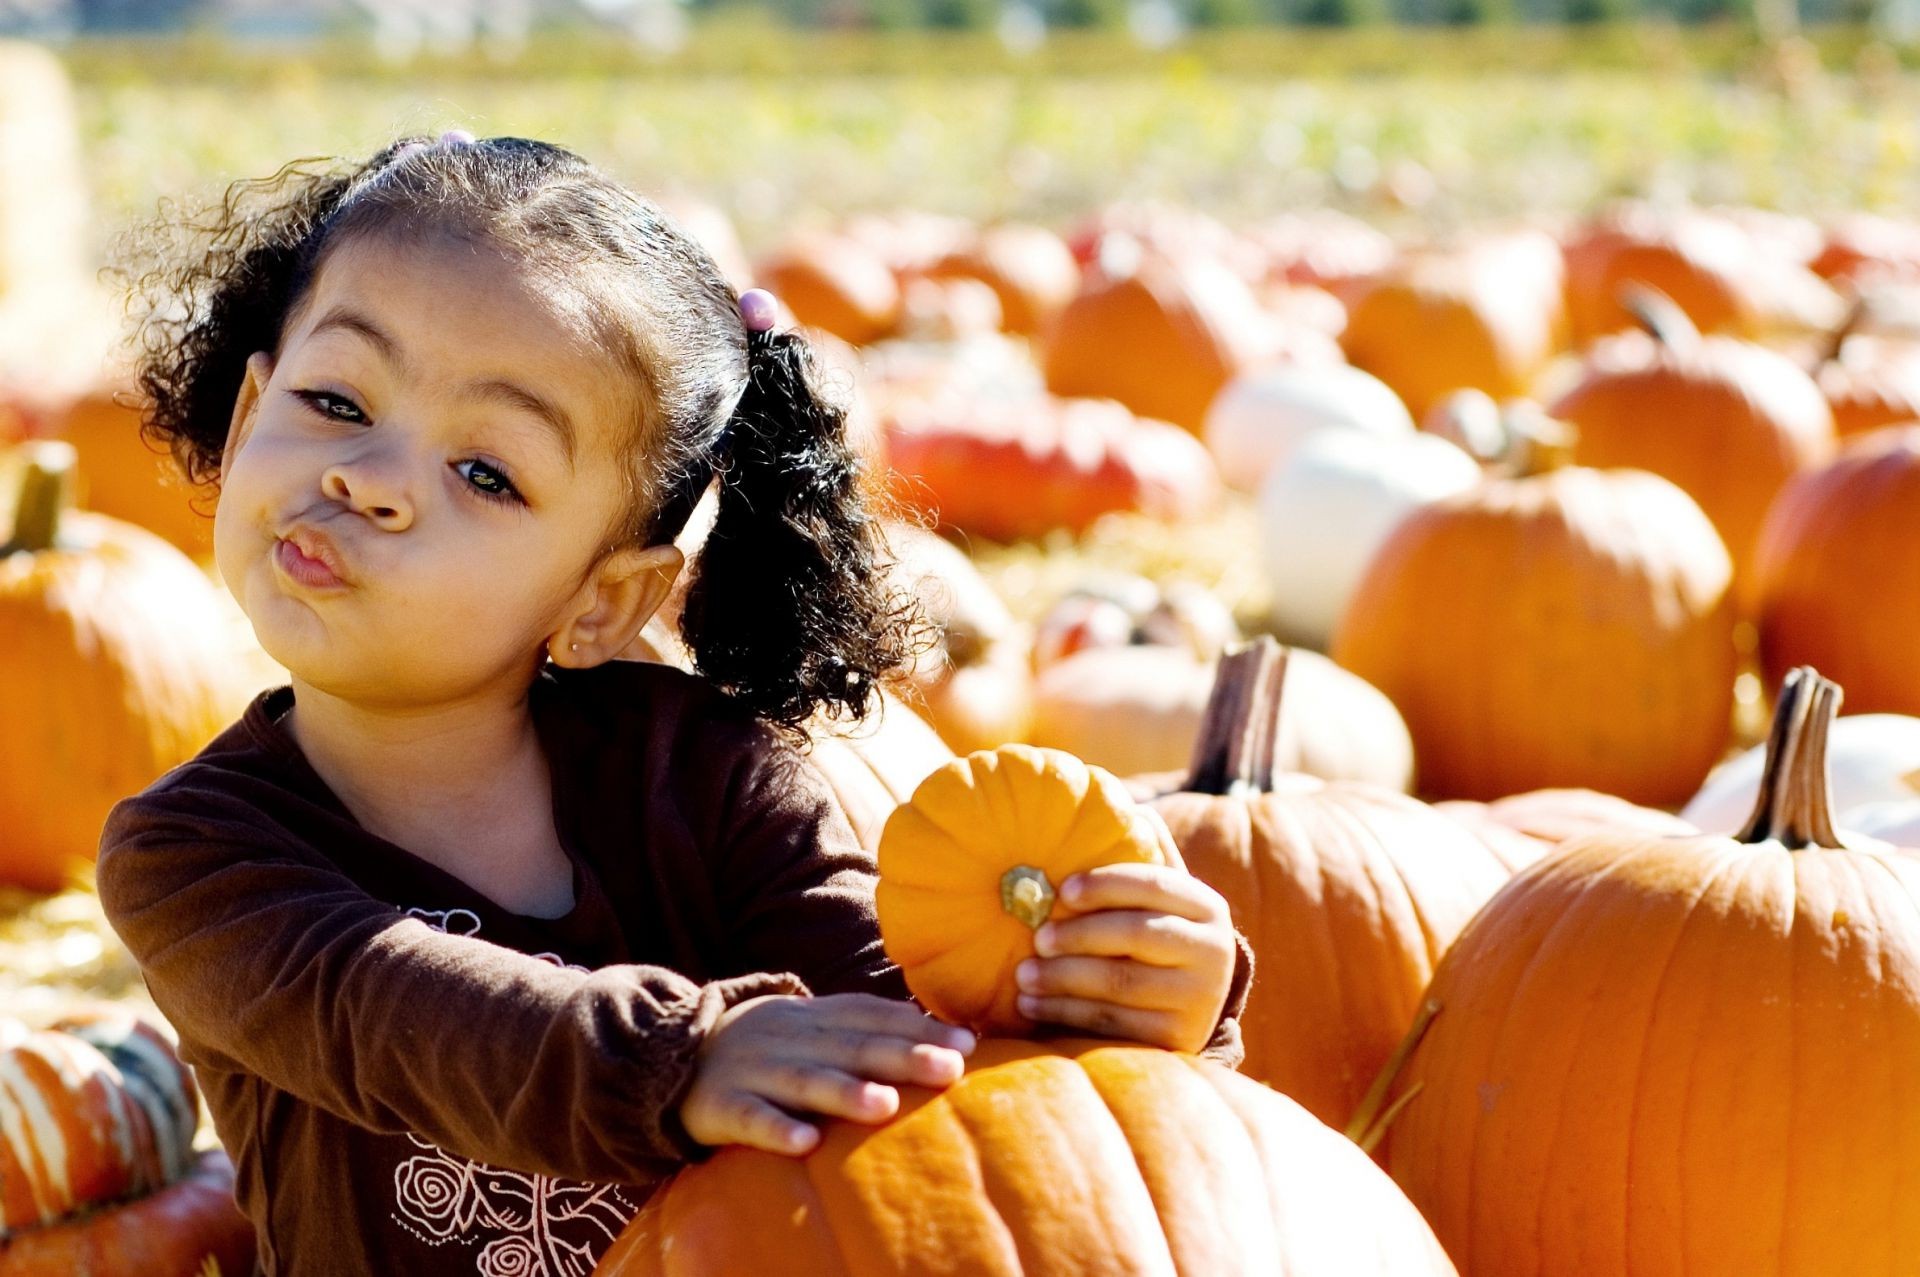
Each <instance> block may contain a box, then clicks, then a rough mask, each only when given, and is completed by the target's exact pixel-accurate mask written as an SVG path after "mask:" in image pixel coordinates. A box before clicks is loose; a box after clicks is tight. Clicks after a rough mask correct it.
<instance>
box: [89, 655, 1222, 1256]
mask: <svg viewBox="0 0 1920 1277" xmlns="http://www.w3.org/2000/svg"><path fill="white" fill-rule="evenodd" d="M529 698H530V707H531V712H532V713H533V716H534V721H535V724H536V728H537V730H538V732H539V736H540V740H541V743H542V745H543V747H544V749H545V750H546V753H547V758H548V760H549V765H550V768H551V770H552V773H553V778H554V822H555V827H556V830H557V832H558V833H559V836H560V839H561V843H562V845H563V847H564V848H565V850H566V852H567V855H568V857H569V858H570V859H571V860H572V861H573V865H574V884H573V885H574V900H575V903H574V907H573V908H572V910H571V911H569V912H568V913H566V914H565V915H563V916H561V917H559V918H553V919H539V918H531V917H526V916H523V915H519V914H515V913H512V912H509V911H507V910H506V909H503V908H502V907H501V906H499V905H497V904H495V903H494V902H493V901H491V900H490V899H488V898H487V897H486V896H483V895H481V894H480V893H479V892H477V891H475V890H474V889H473V888H471V887H469V886H467V885H466V884H465V883H463V882H461V881H460V880H459V879H457V878H455V877H453V876H451V875H450V874H448V873H446V872H445V871H443V870H441V869H439V868H437V867H435V866H434V865H432V864H429V863H428V862H427V861H425V860H423V859H421V858H419V857H416V856H414V855H412V854H411V853H409V852H407V851H406V850H404V849H403V848H401V847H398V846H395V845H394V844H392V843H389V842H387V841H385V840H384V839H382V838H379V837H377V836H375V835H373V834H371V833H369V832H368V831H367V830H366V829H364V828H363V827H361V826H360V825H359V824H358V823H357V822H356V821H355V820H354V819H353V817H352V816H351V815H350V814H349V813H348V811H347V809H346V808H345V807H344V806H343V805H342V804H341V802H340V801H339V799H338V797H337V796H336V795H334V793H333V792H332V791H331V790H330V789H329V788H328V787H327V785H326V783H325V782H324V781H323V780H321V779H320V777H319V775H318V774H317V773H315V772H314V770H313V769H312V767H311V766H310V765H309V764H308V763H307V761H306V758H305V756H304V755H303V754H302V753H301V751H300V748H299V746H298V745H297V744H296V743H295V741H294V740H293V738H292V737H291V735H290V734H289V733H288V732H287V731H286V729H285V727H284V725H283V724H282V723H281V721H280V720H281V718H282V716H283V715H284V714H285V713H286V711H287V710H288V709H289V708H290V707H291V705H292V703H293V691H292V689H291V688H287V687H282V688H278V689H275V690H273V691H270V692H265V693H262V694H261V695H260V696H259V697H258V698H257V699H256V700H255V701H254V702H253V704H252V705H251V706H249V708H248V709H247V711H246V713H245V714H244V715H243V716H242V718H241V719H240V721H238V722H237V723H235V724H234V725H233V726H231V727H229V728H228V729H227V730H226V731H225V732H224V733H222V734H221V735H220V737H219V738H218V739H216V740H214V741H213V742H212V743H211V744H210V745H208V746H207V748H206V749H205V750H204V751H202V752H201V754H200V755H199V756H198V757H196V758H195V759H194V760H193V761H191V762H189V763H187V764H185V765H183V766H181V767H179V768H176V769H175V770H174V771H172V772H170V773H168V774H167V775H166V776H164V777H162V778H161V779H160V780H159V781H157V782H155V783H154V784H153V785H152V786H151V787H150V788H148V789H147V790H146V791H145V792H143V793H142V794H140V795H138V796H136V797H133V798H129V799H127V800H125V801H124V802H122V803H120V804H119V805H118V806H117V807H115V808H114V810H113V812H112V814H111V816H110V817H109V819H108V821H107V825H106V828H105V831H104V833H103V835H102V839H101V850H100V861H99V887H100V897H101V901H102V903H103V904H104V906H105V908H106V911H107V915H108V918H109V920H110V921H111V922H112V924H113V926H114V928H115V930H116V931H118V932H119V934H120V936H121V938H122V939H123V940H125V942H126V943H127V946H128V947H129V948H130V949H131V950H132V952H133V954H134V956H135V957H136V958H137V959H138V960H139V962H140V965H141V969H142V971H143V973H144V975H145V977H146V981H147V986H148V988H149V990H150V991H151V993H152V995H153V999H154V1001H155V1003H156V1004H157V1005H158V1006H159V1007H160V1009H161V1010H162V1011H163V1012H165V1013H166V1015H167V1017H168V1019H169V1020H170V1021H171V1022H172V1023H173V1025H174V1027H175V1028H176V1029H177V1030H178V1032H179V1034H180V1045H181V1054H182V1056H183V1057H184V1058H185V1059H186V1060H187V1062H188V1063H190V1064H191V1065H193V1067H194V1070H195V1073H196V1075H197V1077H198V1079H199V1081H200V1083H201V1086H202V1088H203V1089H204V1091H205V1093H206V1096H207V1102H208V1108H209V1110H210V1112H211V1113H212V1115H213V1119H214V1125H215V1127H216V1129H217V1130H218V1132H219V1135H220V1138H221V1141H222V1142H223V1143H224V1144H225V1145H226V1148H227V1150H228V1152H229V1153H231V1154H232V1157H233V1160H234V1166H235V1170H236V1173H237V1181H236V1186H235V1194H236V1197H237V1198H238V1200H239V1203H240V1205H241V1208H242V1209H243V1210H245V1211H246V1212H247V1214H248V1215H249V1216H250V1217H251V1218H252V1220H253V1222H254V1226H255V1230H256V1232H257V1233H258V1235H259V1238H260V1243H261V1265H262V1269H263V1270H264V1271H265V1272H267V1273H269V1274H286V1275H288V1277H294V1275H305V1274H320V1273H326V1274H360V1273H367V1274H373V1273H382V1274H384V1273H407V1274H421V1273H436V1274H437V1273H449V1274H479V1275H480V1277H505V1275H509V1274H510V1275H511V1277H586V1274H588V1273H590V1272H591V1271H592V1268H593V1265H594V1263H595V1261H596V1260H597V1259H598V1257H599V1255H600V1254H601V1253H602V1252H603V1251H604V1250H605V1249H606V1248H607V1246H608V1245H609V1244H610V1243H611V1241H612V1239H613V1237H614V1236H615V1235H616V1234H617V1233H618V1232H619V1231H620V1228H621V1227H622V1226H623V1225H624V1223H625V1222H626V1220H627V1219H628V1218H629V1217H630V1216H631V1215H632V1214H633V1213H634V1211H636V1210H637V1209H638V1207H639V1205H640V1203H641V1202H642V1201H643V1200H644V1199H645V1197H646V1195H647V1193H648V1192H649V1191H650V1189H651V1187H652V1186H653V1185H655V1184H657V1183H658V1181H659V1180H660V1179H661V1178H662V1177H664V1176H665V1175H667V1174H669V1173H671V1172H672V1171H673V1170H674V1169H675V1168H676V1167H677V1166H679V1165H680V1164H682V1163H683V1162H685V1161H687V1160H689V1159H693V1158H697V1157H699V1156H702V1155H703V1153H704V1151H705V1150H703V1149H702V1148H701V1147H700V1146H698V1145H696V1144H694V1143H693V1142H692V1141H691V1140H689V1139H688V1137H687V1135H686V1133H685V1131H684V1130H682V1129H681V1128H680V1127H679V1125H678V1122H677V1120H676V1118H675V1113H676V1111H677V1109H678V1106H679V1103H680V1101H681V1099H682V1098H683V1097H684V1095H685V1093H686V1090H687V1087H688V1086H689V1085H690V1084H691V1082H692V1078H693V1070H694V1064H695V1057H696V1054H697V1052H698V1050H699V1047H700V1044H701V1042H702V1041H703V1040H704V1036H705V1034H706V1033H707V1031H708V1030H709V1029H710V1028H711V1027H712V1025H713V1023H714V1021H715V1020H716V1019H717V1018H718V1016H719V1015H720V1013H721V1012H722V1011H723V1010H725V1009H726V1008H727V1007H728V1006H731V1005H733V1004H734V1003H736V1002H738V1001H741V1000H743V999H746V998H749V997H755V996H758V995H760V994H763V993H770V992H773V993H781V992H785V993H807V992H812V993H839V992H848V991H864V992H870V993H875V994H880V995H883V996H887V997H895V998H905V997H907V991H906V986H905V983H904V981H903V980H902V979H901V976H900V972H899V970H898V969H897V968H896V967H894V966H892V965H891V964H890V963H889V962H888V961H887V959H886V957H885V955H884V953H883V952H882V950H881V946H880V937H879V931H878V927H877V925H876V923H875V919H874V912H873V865H872V860H871V858H870V856H869V855H868V854H867V853H866V852H865V851H864V850H863V849H862V848H861V847H860V846H859V844H858V843H857V842H856V841H855V839H854V837H853V834H852V831H851V830H850V829H849V827H848V826H847V823H846V819H845V817H844V816H843V815H842V814H841V813H840V812H839V810H838V808H837V807H836V806H835V805H834V803H833V801H832V799H831V798H830V797H829V796H828V790H827V789H826V786H825V784H824V782H823V781H822V780H821V778H820V777H819V775H818V773H816V772H815V771H814V770H813V768H812V766H811V764H810V763H808V762H807V760H806V759H805V757H804V756H803V755H801V754H800V753H799V752H797V751H796V750H794V749H793V748H792V747H790V746H788V745H786V744H785V743H784V742H783V741H781V740H780V739H779V738H778V737H777V736H776V735H775V734H774V733H773V732H772V731H771V730H770V729H768V728H766V727H765V726H764V725H762V724H760V723H758V722H756V721H755V720H753V719H751V718H750V717H748V716H746V715H744V714H743V713H741V712H740V711H738V710H736V709H734V708H733V707H732V706H731V705H729V704H728V703H727V702H726V701H725V699H724V698H722V697H720V696H719V695H718V694H717V693H715V692H713V691H712V690H711V688H709V687H708V685H707V684H705V683H704V682H702V681H701V680H699V679H696V678H694V677H692V676H689V675H687V674H684V673H682V672H680V671H678V670H674V669H671V668H668V667H665V666H657V665H642V664H634V663H626V662H616V663H611V664H608V665H603V666H600V667H598V668H596V669H592V670H577V671H576V670H558V669H549V670H548V671H546V672H545V673H543V674H542V675H541V677H540V678H539V679H538V680H537V681H536V682H535V684H534V686H533V688H532V690H531V691H530V694H529ZM1241 952H1242V957H1241V963H1240V970H1239V971H1238V972H1237V973H1236V980H1235V984H1234V989H1233V992H1232V994H1231V995H1230V997H1229V999H1228V1006H1227V1011H1226V1014H1225V1015H1224V1016H1223V1018H1222V1020H1221V1023H1220V1026H1219V1029H1218V1031H1217V1032H1216V1033H1215V1036H1214V1040H1213V1042H1212V1043H1211V1044H1210V1045H1209V1047H1208V1053H1209V1054H1212V1055H1215V1056H1216V1057H1218V1058H1222V1059H1224V1060H1226V1061H1227V1062H1229V1063H1238V1060H1239V1056H1240V1045H1239V1032H1238V1026H1237V1023H1236V1022H1235V1020H1234V1018H1233V1017H1234V1016H1237V1014H1238V1013H1239V1010H1240V1008H1241V1006H1242V1004H1243V1003H1244V1000H1245V992H1246V983H1247V974H1248V971H1247V965H1248V964H1247V956H1246V950H1245V947H1244V941H1243V942H1242V951H1241Z"/></svg>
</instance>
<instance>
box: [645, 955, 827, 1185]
mask: <svg viewBox="0 0 1920 1277" xmlns="http://www.w3.org/2000/svg"><path fill="white" fill-rule="evenodd" d="M772 994H792V995H794V996H797V997H803V998H804V997H811V996H812V991H811V990H809V989H808V988H807V986H806V982H805V981H803V980H801V979H800V977H799V976H797V975H793V974H791V973H789V972H784V971H782V972H755V973H753V974H751V975H740V976H730V977H728V978H727V979H724V980H712V981H709V982H708V983H706V984H704V985H702V986H701V987H700V996H699V1001H698V1002H697V1003H696V1005H695V1009H694V1013H693V1016H692V1018H691V1020H690V1022H689V1024H688V1026H687V1035H686V1040H685V1044H684V1046H683V1048H682V1050H681V1052H680V1053H679V1055H678V1058H676V1059H675V1060H674V1061H673V1062H672V1066H671V1071H672V1072H673V1073H674V1074H676V1076H675V1077H674V1078H673V1081H672V1084H671V1086H670V1087H669V1088H668V1089H667V1092H666V1097H665V1101H664V1103H663V1105H662V1107H661V1109H660V1118H659V1131H660V1138H661V1141H662V1143H664V1144H665V1146H666V1147H667V1148H668V1149H670V1150H671V1151H672V1155H673V1156H674V1157H676V1158H678V1159H679V1160H681V1161H685V1162H699V1161H704V1160H706V1159H707V1158H709V1157H711V1156H713V1153H714V1150H713V1148H712V1146H711V1145H707V1144H702V1143H700V1142H699V1141H697V1140H695V1139H694V1138H693V1137H692V1136H691V1135H688V1134H687V1128H686V1127H684V1126H682V1125H681V1124H680V1105H681V1104H682V1103H684V1102H685V1100H686V1098H687V1092H688V1091H690V1090H692V1089H693V1079H694V1075H695V1074H696V1073H697V1072H698V1071H699V1067H698V1066H699V1055H700V1048H701V1046H702V1045H703V1044H705V1042H706V1040H707V1035H708V1034H709V1033H710V1032H712V1031H713V1026H714V1024H715V1023H716V1022H717V1021H718V1020H719V1019H720V1016H721V1014H722V1013H724V1012H725V1011H726V1010H727V1009H728V1008H730V1007H734V1006H738V1005H739V1004H740V1003H742V1002H746V1001H749V1000H751V999H753V998H762V997H767V996H769V995H772Z"/></svg>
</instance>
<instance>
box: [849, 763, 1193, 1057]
mask: <svg viewBox="0 0 1920 1277" xmlns="http://www.w3.org/2000/svg"><path fill="white" fill-rule="evenodd" d="M878 860H879V869H880V885H879V887H878V888H877V890H876V893H875V903H876V907H877V910H878V913H879V918H880V934H881V939H882V941H883V942H884V943H885V946H886V951H887V957H888V958H890V959H892V960H893V962H894V964H895V965H897V966H898V967H900V969H901V972H902V973H903V974H904V975H905V976H906V980H907V987H908V988H909V989H911V990H912V991H913V996H914V997H915V998H916V999H918V1000H919V1002H920V1004H921V1005H922V1006H924V1007H926V1009H927V1010H929V1011H931V1012H933V1014H935V1015H937V1016H939V1017H941V1018H942V1019H944V1020H948V1021H951V1022H952V1023H955V1024H964V1025H967V1026H968V1027H970V1028H974V1029H978V1030H980V1031H982V1032H992V1033H1003V1034H1020V1035H1024V1034H1026V1033H1029V1032H1031V1031H1032V1029H1033V1027H1034V1026H1033V1021H1031V1020H1029V1019H1027V1018H1026V1017H1025V1016H1023V1015H1021V1014H1020V1012H1019V1011H1018V1009H1017V1008H1016V1007H1015V999H1016V997H1017V996H1018V990H1017V989H1016V987H1015V984H1014V978H1013V969H1014V967H1015V966H1017V965H1018V964H1019V963H1020V961H1021V960H1022V959H1025V958H1030V957H1032V956H1033V954H1034V947H1033V933H1034V932H1035V931H1036V930H1038V929H1039V927H1040V925H1041V924H1042V923H1043V922H1045V921H1047V920H1048V919H1055V920H1058V919H1064V918H1070V917H1072V916H1074V911H1073V910H1072V909H1071V908H1070V907H1069V906H1068V905H1067V904H1066V903H1065V902H1064V901H1062V900H1058V899H1056V898H1055V893H1056V892H1057V891H1058V889H1059V886H1060V883H1061V882H1062V881H1064V880H1065V879H1066V878H1067V877H1069V876H1070V875H1072V874H1076V873H1081V872H1083V871H1085V870H1088V869H1097V868H1099V867H1101V866H1103V865H1117V864H1155V865H1157V864H1178V863H1179V862H1180V858H1179V855H1178V854H1177V853H1175V852H1173V851H1172V845H1171V843H1170V842H1169V841H1168V839H1167V833H1166V828H1165V826H1164V825H1162V824H1161V823H1160V822H1159V821H1158V820H1156V819H1154V818H1153V817H1152V816H1151V815H1150V814H1149V813H1148V812H1146V811H1145V810H1144V809H1142V808H1141V807H1140V806H1139V805H1137V804H1136V803H1135V802H1134V801H1133V799H1132V797H1131V796H1129V795H1128V793H1127V790H1126V786H1124V785H1122V784H1121V783H1120V781H1119V780H1118V779H1117V778H1115V777H1114V776H1113V775H1112V774H1111V773H1109V772H1107V771H1105V770H1103V769H1101V768H1098V767H1089V766H1087V765H1086V764H1085V763H1083V762H1081V761H1080V760H1079V759H1077V758H1075V757H1073V756H1072V755H1071V754H1065V753H1062V752H1060V751H1059V750H1043V749H1035V748H1034V747H1032V746H1030V745H1003V746H1001V747H1000V748H999V749H995V750H978V751H976V752H974V753H972V754H968V755H967V756H966V757H964V758H956V759H954V760H953V761H952V762H951V763H948V764H946V765H945V766H943V767H941V768H940V769H939V770H938V771H936V772H934V773H933V774H932V775H931V776H929V777H927V778H926V780H924V781H922V782H921V783H920V787H919V788H918V789H916V790H914V792H913V797H912V799H910V800H909V801H908V802H906V803H903V804H902V805H901V806H899V807H897V808H895V809H894V813H893V815H892V816H890V817H888V819H887V823H886V828H885V829H884V830H883V831H882V833H881V836H880V853H879V857H878Z"/></svg>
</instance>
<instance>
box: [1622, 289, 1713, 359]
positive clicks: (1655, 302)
mask: <svg viewBox="0 0 1920 1277" xmlns="http://www.w3.org/2000/svg"><path fill="white" fill-rule="evenodd" d="M1619 296H1620V304H1621V305H1622V306H1625V307H1626V308H1627V312H1628V313H1629V314H1631V315H1632V316H1633V317H1634V319H1635V320H1636V321H1637V322H1638V323H1639V325H1640V326H1641V327H1642V328H1644V329H1646V330H1647V332H1648V334H1649V335H1650V336H1652V338H1653V339H1654V340H1655V341H1657V342H1659V343H1660V344H1661V345H1662V346H1665V347H1666V348H1667V349H1669V350H1691V349H1693V348H1694V347H1695V346H1697V345H1699V344H1700V329H1699V328H1697V327H1696V326H1695V325H1694V322H1693V318H1692V317H1691V316H1690V315H1688V314H1687V312H1686V311H1684V310H1682V309H1680V305H1679V303H1677V302H1675V301H1674V300H1673V298H1671V297H1669V296H1667V295H1666V294H1665V293H1663V292H1661V291H1660V290H1659V289H1657V288H1655V287H1654V286H1653V285H1651V284H1643V283H1641V282H1640V281H1639V280H1629V281H1628V282H1626V283H1624V284H1622V285H1621V286H1620V294H1619Z"/></svg>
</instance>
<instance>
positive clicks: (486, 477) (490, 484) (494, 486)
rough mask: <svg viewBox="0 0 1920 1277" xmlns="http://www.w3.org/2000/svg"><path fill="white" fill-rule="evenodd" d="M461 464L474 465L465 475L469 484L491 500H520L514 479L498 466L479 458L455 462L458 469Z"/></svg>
mask: <svg viewBox="0 0 1920 1277" xmlns="http://www.w3.org/2000/svg"><path fill="white" fill-rule="evenodd" d="M461 466H472V467H473V469H472V470H471V471H469V472H468V473H467V474H466V475H465V476H463V477H464V478H465V479H466V480H467V485H468V486H469V487H470V488H472V489H473V490H474V491H475V492H477V493H479V494H480V495H481V496H483V497H485V498H487V499H488V500H489V501H518V500H520V491H519V489H517V488H515V487H514V486H513V481H512V480H511V479H509V478H507V476H506V475H505V474H503V473H502V472H501V471H500V470H499V468H498V467H495V466H490V465H488V464H487V463H486V462H484V461H479V460H474V461H459V462H455V463H454V468H455V469H456V470H457V469H459V467H461Z"/></svg>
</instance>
